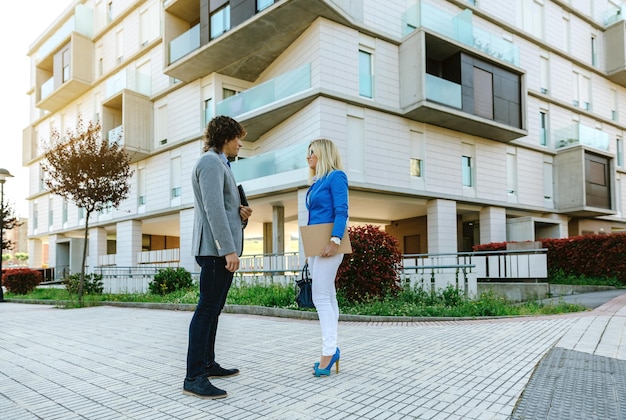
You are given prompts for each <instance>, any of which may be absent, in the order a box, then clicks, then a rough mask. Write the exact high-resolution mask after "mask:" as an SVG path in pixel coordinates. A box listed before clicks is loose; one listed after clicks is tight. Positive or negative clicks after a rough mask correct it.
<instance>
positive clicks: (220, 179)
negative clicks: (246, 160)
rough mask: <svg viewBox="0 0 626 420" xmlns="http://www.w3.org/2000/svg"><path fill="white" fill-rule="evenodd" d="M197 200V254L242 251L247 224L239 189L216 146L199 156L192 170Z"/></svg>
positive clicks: (217, 254)
mask: <svg viewBox="0 0 626 420" xmlns="http://www.w3.org/2000/svg"><path fill="white" fill-rule="evenodd" d="M191 186H192V187H193V194H194V200H195V209H194V219H193V242H192V250H193V251H192V252H193V255H194V256H212V257H223V256H225V255H227V254H230V253H232V252H236V253H237V255H241V252H242V250H243V225H242V221H241V216H240V215H239V205H240V199H239V191H238V190H237V183H236V182H235V178H234V176H233V173H232V172H231V170H230V168H229V167H228V165H227V164H226V162H224V160H222V158H221V157H220V156H219V155H218V154H217V153H215V152H214V151H213V150H209V151H208V152H206V153H205V154H204V155H202V156H201V157H200V159H198V161H197V162H196V165H195V166H194V168H193V172H192V174H191Z"/></svg>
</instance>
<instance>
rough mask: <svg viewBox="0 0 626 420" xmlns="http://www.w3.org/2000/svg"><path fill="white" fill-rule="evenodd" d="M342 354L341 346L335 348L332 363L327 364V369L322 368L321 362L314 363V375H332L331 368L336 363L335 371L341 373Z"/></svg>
mask: <svg viewBox="0 0 626 420" xmlns="http://www.w3.org/2000/svg"><path fill="white" fill-rule="evenodd" d="M340 355H341V353H340V352H339V347H337V350H335V354H333V357H332V359H330V363H328V366H326V369H320V364H319V362H317V363H315V364H314V365H313V375H315V376H317V377H318V378H319V377H320V376H330V370H331V369H332V367H333V365H335V373H339V357H340Z"/></svg>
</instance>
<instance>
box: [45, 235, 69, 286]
mask: <svg viewBox="0 0 626 420" xmlns="http://www.w3.org/2000/svg"><path fill="white" fill-rule="evenodd" d="M63 239H65V236H63V235H50V236H48V267H50V268H54V272H55V277H56V276H57V275H58V271H59V270H60V269H61V268H62V267H58V268H59V270H57V266H58V265H59V261H57V241H59V240H63Z"/></svg>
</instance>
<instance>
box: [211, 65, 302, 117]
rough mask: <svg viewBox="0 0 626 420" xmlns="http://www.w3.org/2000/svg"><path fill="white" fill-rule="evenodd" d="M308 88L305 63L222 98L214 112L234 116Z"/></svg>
mask: <svg viewBox="0 0 626 420" xmlns="http://www.w3.org/2000/svg"><path fill="white" fill-rule="evenodd" d="M310 88H311V65H310V64H305V65H304V66H302V67H298V68H297V69H295V70H292V71H289V72H287V73H284V74H282V75H280V76H278V77H276V78H275V79H272V80H269V81H267V82H265V83H261V84H260V85H257V86H255V87H253V88H250V89H248V90H246V91H244V92H241V93H239V94H237V95H235V96H231V97H230V98H228V99H224V100H223V101H221V102H219V103H217V105H216V111H217V113H216V114H217V115H228V116H229V117H235V116H237V115H241V114H244V113H246V112H250V111H252V110H255V109H257V108H260V107H262V106H265V105H268V104H271V103H272V102H276V101H279V100H281V99H284V98H287V97H288V96H291V95H295V94H296V93H300V92H303V91H305V90H307V89H310Z"/></svg>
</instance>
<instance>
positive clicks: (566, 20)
mask: <svg viewBox="0 0 626 420" xmlns="http://www.w3.org/2000/svg"><path fill="white" fill-rule="evenodd" d="M569 33H570V30H569V17H567V16H564V17H563V49H564V50H565V52H569V50H570V35H569Z"/></svg>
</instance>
